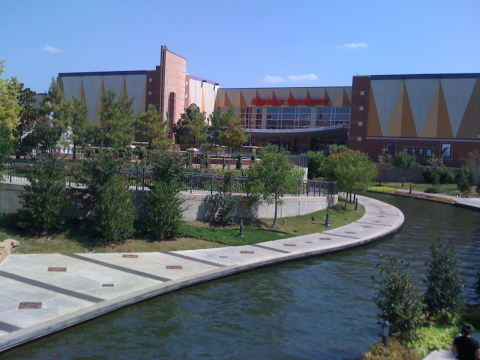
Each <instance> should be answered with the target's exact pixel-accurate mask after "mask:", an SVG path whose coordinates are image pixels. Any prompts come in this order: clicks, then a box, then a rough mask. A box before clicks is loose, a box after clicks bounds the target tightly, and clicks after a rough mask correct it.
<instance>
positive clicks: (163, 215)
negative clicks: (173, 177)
mask: <svg viewBox="0 0 480 360" xmlns="http://www.w3.org/2000/svg"><path fill="white" fill-rule="evenodd" d="M182 203H183V200H182V198H181V197H180V194H179V192H178V188H177V187H176V186H174V185H173V184H169V183H165V182H162V181H157V182H156V183H155V184H154V185H153V186H152V187H151V188H150V191H147V192H146V193H145V204H144V207H145V218H144V229H145V231H146V232H147V233H148V234H149V235H150V237H151V238H152V239H155V240H170V239H173V238H175V237H177V236H178V235H179V233H180V225H181V224H182V223H183V211H182Z"/></svg>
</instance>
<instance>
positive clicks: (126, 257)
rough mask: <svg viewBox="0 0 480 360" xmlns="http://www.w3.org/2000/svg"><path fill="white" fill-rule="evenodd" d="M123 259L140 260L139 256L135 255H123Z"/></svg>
mask: <svg viewBox="0 0 480 360" xmlns="http://www.w3.org/2000/svg"><path fill="white" fill-rule="evenodd" d="M122 257H123V258H124V259H138V255H134V254H123V256H122Z"/></svg>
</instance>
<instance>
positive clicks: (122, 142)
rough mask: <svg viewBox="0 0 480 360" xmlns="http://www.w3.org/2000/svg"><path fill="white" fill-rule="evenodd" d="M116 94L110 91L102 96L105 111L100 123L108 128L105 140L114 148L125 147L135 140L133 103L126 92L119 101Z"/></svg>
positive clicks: (132, 99)
mask: <svg viewBox="0 0 480 360" xmlns="http://www.w3.org/2000/svg"><path fill="white" fill-rule="evenodd" d="M115 98H116V94H115V92H114V91H112V90H108V91H107V92H106V93H104V94H103V95H102V102H103V110H102V111H101V112H100V121H101V122H102V126H104V127H105V128H106V134H105V138H106V140H107V141H108V143H109V144H110V146H112V147H125V146H127V145H129V144H131V143H132V142H133V140H134V129H133V125H134V121H135V118H134V116H133V101H134V98H133V97H132V98H130V97H129V96H128V94H127V93H126V92H122V94H121V95H120V97H119V99H118V101H116V100H115Z"/></svg>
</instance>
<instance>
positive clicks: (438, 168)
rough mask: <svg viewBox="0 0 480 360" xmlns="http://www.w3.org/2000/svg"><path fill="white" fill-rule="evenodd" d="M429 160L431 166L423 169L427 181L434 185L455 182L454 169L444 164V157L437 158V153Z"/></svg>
mask: <svg viewBox="0 0 480 360" xmlns="http://www.w3.org/2000/svg"><path fill="white" fill-rule="evenodd" d="M427 162H428V163H429V164H430V166H428V167H426V168H425V170H423V177H424V179H425V181H426V182H429V183H431V184H433V185H437V184H439V183H440V184H447V183H451V182H453V180H454V175H453V171H452V170H450V169H449V168H447V167H446V166H445V165H444V164H443V159H442V158H437V157H435V155H433V156H432V157H431V158H430V159H428V160H427Z"/></svg>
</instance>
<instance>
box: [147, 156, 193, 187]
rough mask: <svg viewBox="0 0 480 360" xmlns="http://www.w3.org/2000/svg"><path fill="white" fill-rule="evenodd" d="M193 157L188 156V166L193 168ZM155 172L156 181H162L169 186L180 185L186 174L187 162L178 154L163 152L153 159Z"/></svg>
mask: <svg viewBox="0 0 480 360" xmlns="http://www.w3.org/2000/svg"><path fill="white" fill-rule="evenodd" d="M191 156H192V155H191V154H187V164H188V165H189V166H190V170H192V169H193V168H191V162H192V157H191ZM151 162H152V166H153V172H154V174H155V177H156V181H162V182H164V183H167V184H175V183H177V184H178V183H179V182H180V181H181V179H182V177H183V173H184V172H185V167H184V164H185V160H184V159H183V158H182V156H181V155H180V154H178V153H172V152H162V153H158V154H155V155H154V156H153V157H152V158H151Z"/></svg>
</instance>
